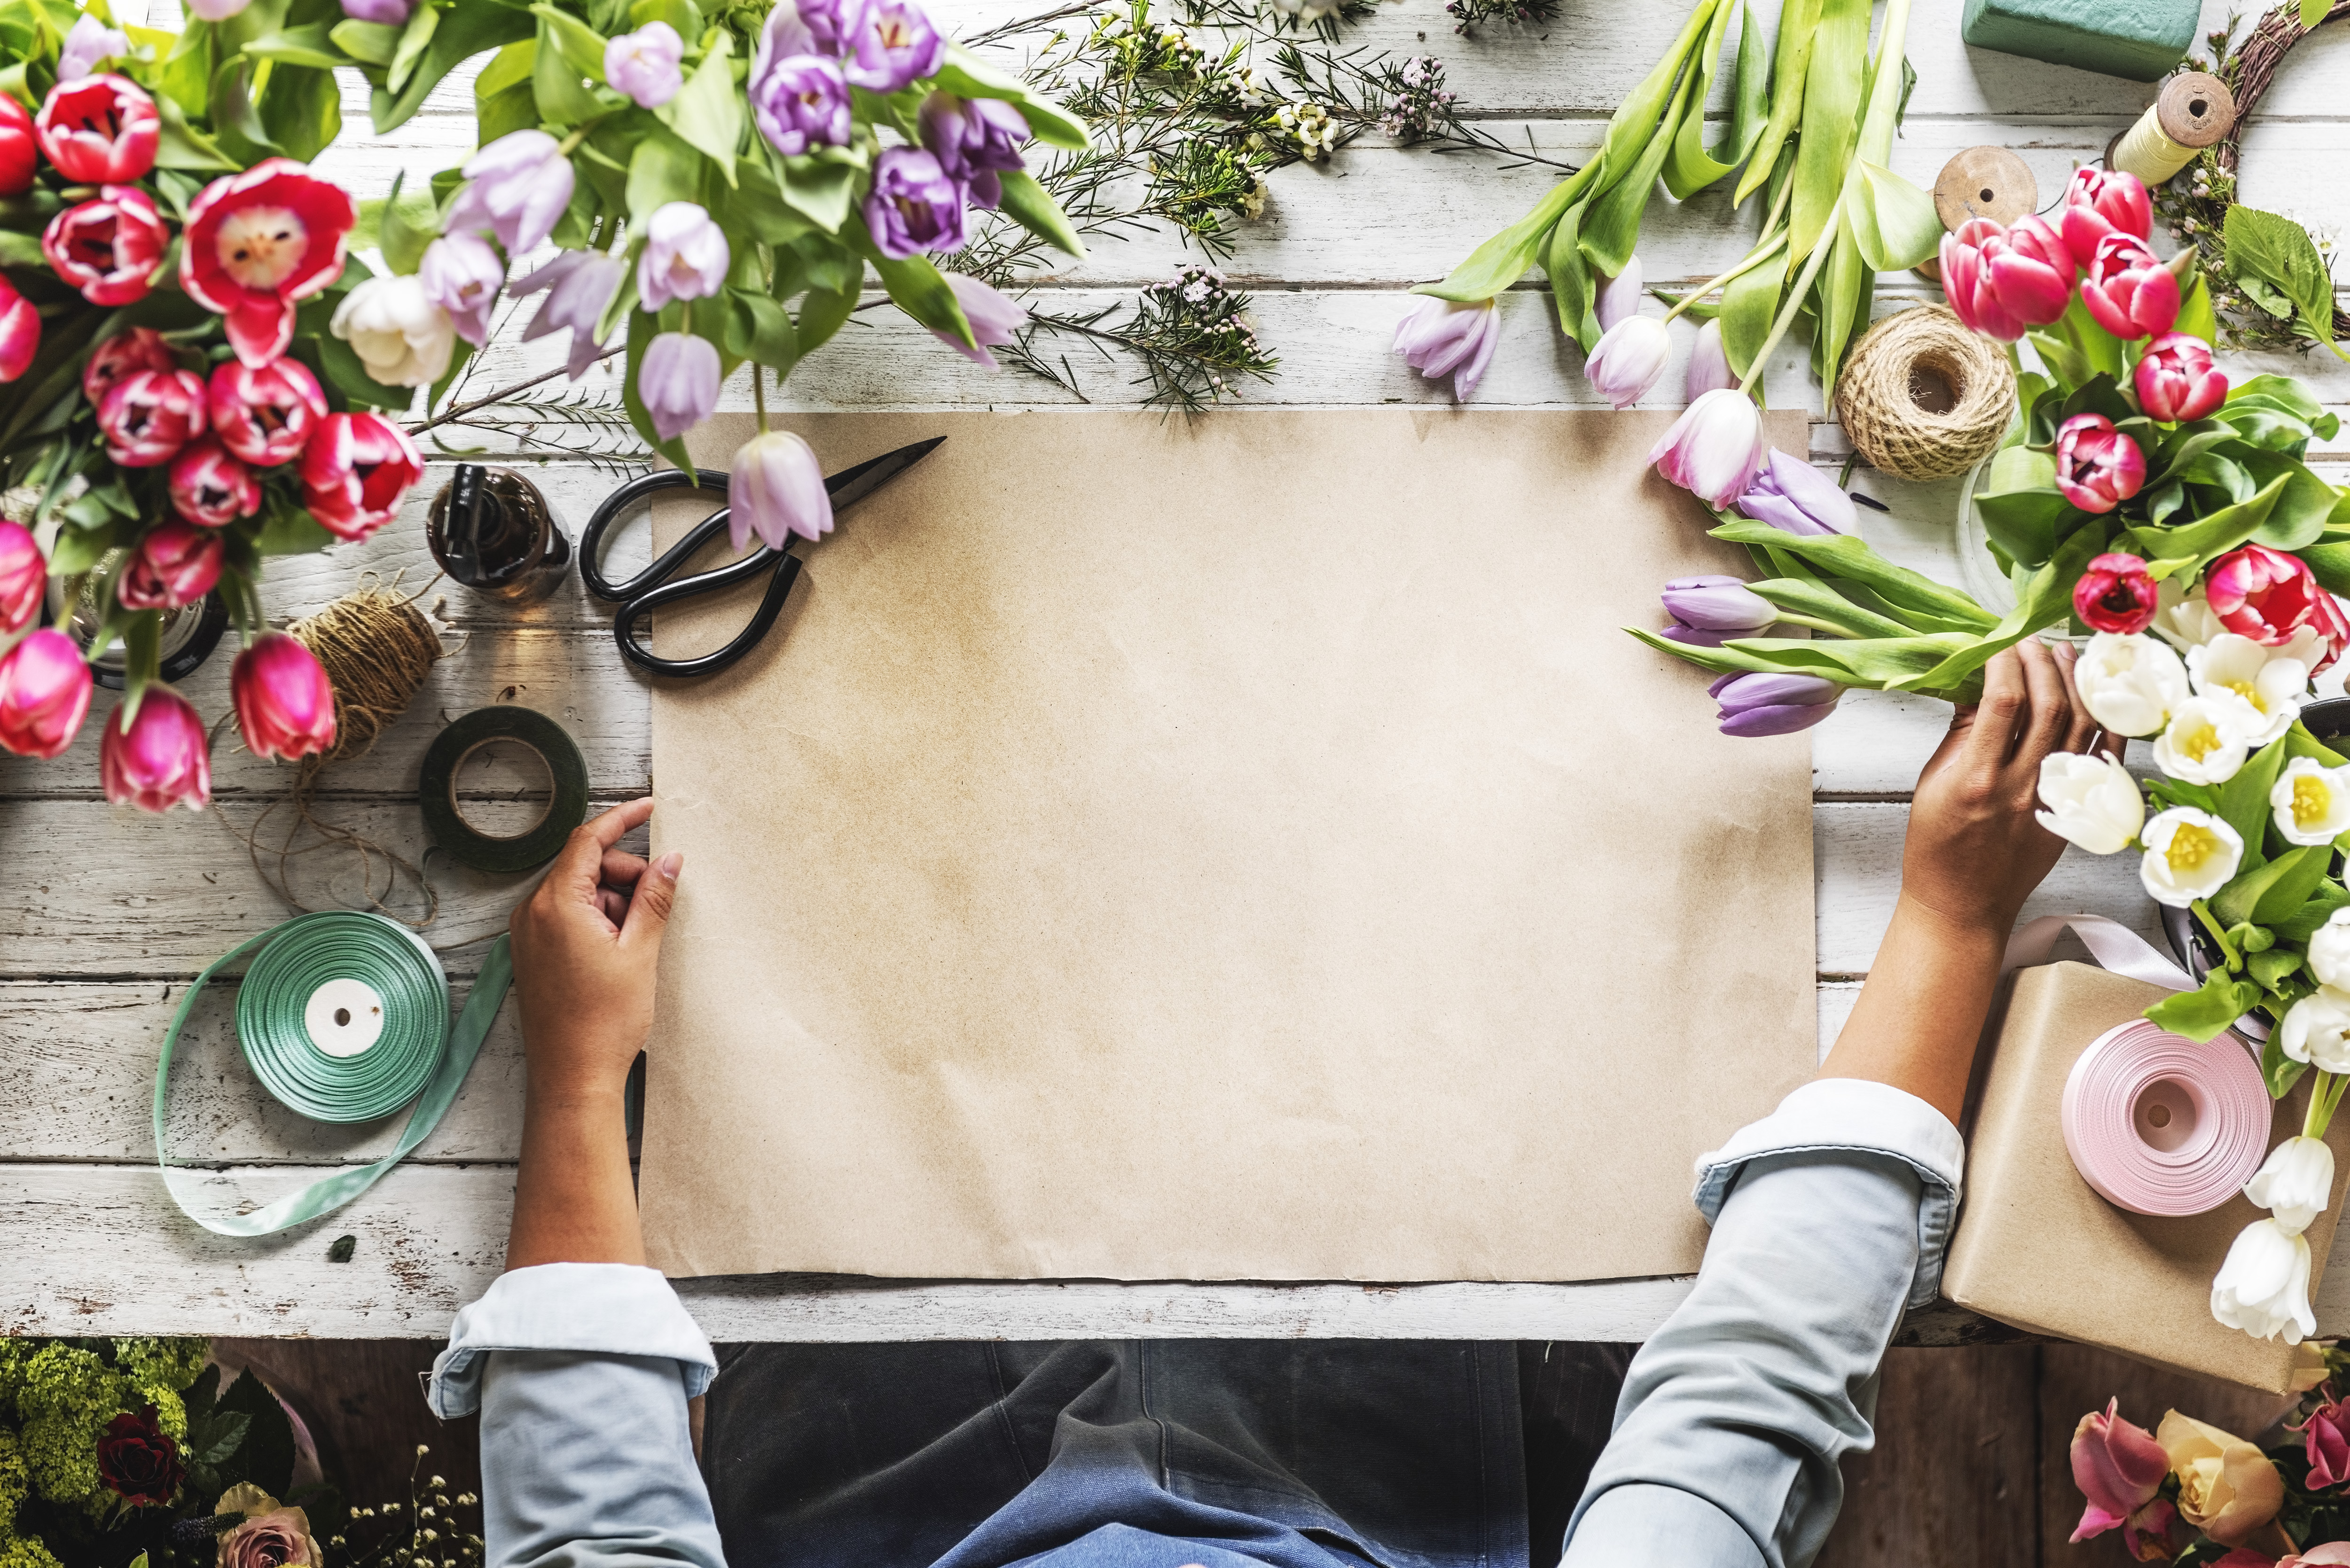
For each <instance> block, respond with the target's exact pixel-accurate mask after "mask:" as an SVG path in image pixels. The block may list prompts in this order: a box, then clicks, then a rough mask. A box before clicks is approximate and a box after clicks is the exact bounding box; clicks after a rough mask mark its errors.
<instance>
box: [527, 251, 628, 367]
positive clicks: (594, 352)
mask: <svg viewBox="0 0 2350 1568" xmlns="http://www.w3.org/2000/svg"><path fill="white" fill-rule="evenodd" d="M628 274H629V268H628V265H627V264H626V263H624V262H621V261H619V260H618V259H616V258H615V257H612V256H608V255H606V254H604V253H603V252H601V251H565V252H564V253H563V254H561V255H559V256H556V258H555V259H554V260H553V261H551V262H548V263H547V264H546V265H545V266H543V267H540V268H539V269H538V270H537V271H536V272H534V273H532V274H531V275H529V276H528V277H526V278H522V279H519V280H518V281H516V283H515V286H514V293H515V297H516V298H520V297H521V296H524V295H525V294H536V293H537V292H538V291H539V290H541V289H546V291H547V296H546V304H545V305H542V306H539V307H538V314H537V315H536V316H534V317H531V320H530V326H529V327H526V328H525V329H524V331H523V335H522V340H523V341H524V342H525V343H530V342H535V341H536V340H537V339H538V338H541V337H546V335H547V334H548V333H550V332H555V331H558V330H560V329H562V328H564V327H569V328H570V329H571V362H570V367H569V368H570V371H571V379H573V380H575V381H576V380H577V379H579V378H580V377H582V376H584V375H586V374H587V368H588V367H589V366H591V365H593V364H595V363H596V361H597V360H598V358H602V357H603V352H604V346H603V345H602V344H600V343H598V342H597V341H596V324H597V322H598V320H599V319H601V317H603V314H604V307H605V306H608V305H609V304H611V303H612V296H613V294H614V292H615V291H617V290H618V289H619V286H620V280H621V279H622V278H624V277H626V276H627V275H628Z"/></svg>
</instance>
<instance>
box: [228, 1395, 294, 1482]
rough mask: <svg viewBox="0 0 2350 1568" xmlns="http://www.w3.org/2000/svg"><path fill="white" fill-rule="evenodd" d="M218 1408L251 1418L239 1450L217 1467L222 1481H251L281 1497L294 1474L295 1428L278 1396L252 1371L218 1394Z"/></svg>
mask: <svg viewBox="0 0 2350 1568" xmlns="http://www.w3.org/2000/svg"><path fill="white" fill-rule="evenodd" d="M217 1408H219V1409H221V1410H237V1411H243V1412H244V1414H245V1415H247V1416H249V1417H252V1422H251V1425H250V1426H249V1427H248V1428H246V1432H245V1439H244V1446H243V1448H242V1449H241V1450H240V1451H239V1452H238V1454H237V1455H236V1456H235V1457H234V1459H232V1460H230V1461H229V1462H227V1463H224V1464H223V1465H221V1466H220V1467H219V1470H220V1476H221V1480H222V1482H223V1484H224V1485H226V1486H234V1485H235V1484H237V1483H238V1482H239V1481H251V1482H252V1483H253V1484H254V1485H255V1486H257V1487H259V1488H260V1489H261V1490H264V1491H265V1492H267V1493H268V1494H269V1495H270V1496H272V1497H284V1496H285V1495H286V1490H287V1488H288V1487H289V1486H290V1485H291V1484H292V1481H293V1476H294V1428H293V1426H292V1424H291V1423H290V1422H288V1421H287V1420H286V1409H285V1407H284V1406H282V1405H280V1404H278V1402H277V1396H276V1395H275V1394H272V1393H271V1392H270V1391H269V1390H268V1389H267V1388H266V1387H265V1386H263V1385H262V1381H261V1379H260V1378H258V1377H255V1376H254V1375H253V1374H252V1373H250V1372H246V1373H241V1374H239V1375H238V1376H237V1379H236V1381H235V1382H234V1383H232V1384H230V1385H229V1386H228V1389H227V1391H226V1392H225V1393H224V1394H223V1395H222V1396H221V1397H220V1404H219V1406H218V1407H217Z"/></svg>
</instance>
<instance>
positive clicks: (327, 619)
mask: <svg viewBox="0 0 2350 1568" xmlns="http://www.w3.org/2000/svg"><path fill="white" fill-rule="evenodd" d="M286 631H287V633H288V634H290V635H291V636H292V637H293V639H295V640H296V642H299V643H300V644H301V645H302V646H303V647H305V648H307V649H309V650H310V656H311V657H312V658H313V659H317V661H318V668H320V669H321V670H325V671H326V672H327V681H328V684H329V685H331V686H332V687H333V688H334V690H335V744H334V746H333V748H332V749H331V750H329V751H328V752H326V753H324V754H322V755H321V756H319V757H318V758H317V762H318V763H321V764H323V763H333V762H339V761H341V760H342V759H343V758H346V757H356V756H361V755H364V754H365V753H366V752H367V750H368V748H369V747H370V746H372V745H374V744H375V742H376V737H377V736H378V735H380V734H381V733H383V732H384V730H385V729H386V728H388V727H389V726H390V724H391V723H392V722H394V721H395V720H397V719H398V718H399V717H400V714H402V713H404V712H406V711H408V705H409V703H410V702H411V701H414V700H415V697H416V694H417V692H419V691H422V690H423V689H424V682H425V680H426V679H427V678H428V677H430V676H431V675H432V664H433V661H434V660H435V659H440V658H441V657H442V655H443V653H444V652H445V651H446V650H445V649H442V646H441V634H440V633H439V632H437V631H435V630H433V629H432V622H431V621H429V620H427V619H425V618H424V612H423V611H421V610H420V609H418V608H417V607H416V601H415V600H413V599H411V598H405V597H401V596H400V594H398V593H395V592H393V591H391V590H390V589H389V588H385V587H380V586H376V585H371V584H367V585H362V586H361V587H358V588H355V589H353V590H352V591H351V592H349V593H348V594H345V595H344V596H343V597H341V598H338V599H337V600H335V601H334V602H333V603H332V604H330V605H328V606H327V607H325V608H324V609H321V610H320V611H319V612H318V613H317V614H316V615H314V616H308V617H306V618H303V619H301V620H297V621H296V622H294V623H293V624H292V625H291V626H289V627H287V628H286Z"/></svg>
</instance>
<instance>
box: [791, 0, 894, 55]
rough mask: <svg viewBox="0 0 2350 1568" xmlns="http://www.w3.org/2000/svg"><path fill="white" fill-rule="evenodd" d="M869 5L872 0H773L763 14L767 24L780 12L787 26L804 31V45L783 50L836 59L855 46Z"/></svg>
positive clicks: (799, 32) (798, 32) (794, 30)
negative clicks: (772, 3) (768, 9)
mask: <svg viewBox="0 0 2350 1568" xmlns="http://www.w3.org/2000/svg"><path fill="white" fill-rule="evenodd" d="M871 8H872V0H798V3H797V4H796V5H795V4H794V3H793V0H776V5H775V10H773V11H771V12H769V13H768V14H767V25H768V26H770V27H773V26H775V18H776V17H778V16H781V17H784V18H785V23H784V25H785V26H786V27H787V28H789V29H791V30H792V31H793V32H794V33H795V34H804V35H806V44H805V45H800V46H795V47H793V48H791V49H788V50H786V51H785V53H787V54H795V55H796V54H820V55H829V56H831V57H834V58H836V59H837V58H838V57H840V56H842V55H845V54H847V53H848V51H849V50H850V49H851V48H852V47H855V42H856V38H857V36H858V34H859V33H861V32H863V31H864V30H865V26H866V13H867V12H868V11H869V10H870V9H871Z"/></svg>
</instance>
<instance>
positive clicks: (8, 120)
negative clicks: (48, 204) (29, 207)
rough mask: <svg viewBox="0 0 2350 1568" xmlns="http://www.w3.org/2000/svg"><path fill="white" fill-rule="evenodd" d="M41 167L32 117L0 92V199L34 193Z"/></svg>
mask: <svg viewBox="0 0 2350 1568" xmlns="http://www.w3.org/2000/svg"><path fill="white" fill-rule="evenodd" d="M75 26H80V24H79V23H76V24H75ZM39 164H40V149H39V147H38V146H37V145H36V143H35V141H34V139H33V117H32V116H31V115H29V114H27V113H26V112H25V106H24V105H23V104H21V103H18V102H17V101H16V99H15V98H13V97H12V96H10V95H9V94H7V93H0V196H21V195H23V194H24V193H25V192H27V191H29V190H31V189H32V188H33V174H34V171H36V169H37V168H38V167H39Z"/></svg>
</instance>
